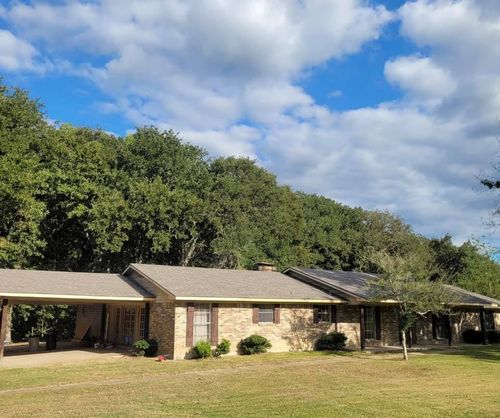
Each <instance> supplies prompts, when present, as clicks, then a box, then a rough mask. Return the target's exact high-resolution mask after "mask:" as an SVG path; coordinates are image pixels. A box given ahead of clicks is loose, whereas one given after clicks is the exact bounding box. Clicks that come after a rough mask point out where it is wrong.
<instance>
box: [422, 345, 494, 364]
mask: <svg viewBox="0 0 500 418" xmlns="http://www.w3.org/2000/svg"><path fill="white" fill-rule="evenodd" d="M429 354H430V353H429ZM439 354H443V355H450V356H462V357H469V358H472V359H475V360H482V361H488V362H494V363H500V344H489V345H464V346H461V347H459V348H458V349H456V350H446V351H442V352H440V353H439Z"/></svg>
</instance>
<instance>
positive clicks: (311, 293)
mask: <svg viewBox="0 0 500 418" xmlns="http://www.w3.org/2000/svg"><path fill="white" fill-rule="evenodd" d="M131 266H132V267H133V268H134V269H135V270H136V271H138V272H139V273H141V274H143V275H145V276H146V277H148V278H149V279H150V280H152V281H154V282H155V283H156V284H157V285H159V286H160V287H161V288H163V289H165V290H167V291H168V292H170V293H172V294H173V295H174V296H175V297H177V298H213V299H218V298H220V299H248V300H252V299H254V300H258V299H269V300H285V299H286V300H318V301H320V300H321V301H325V302H328V301H335V302H340V301H341V300H340V299H337V298H335V297H334V296H330V295H328V294H327V293H325V292H323V291H321V290H319V289H315V288H314V287H312V286H309V285H307V284H305V283H302V282H300V281H298V280H295V279H293V278H291V277H288V276H286V275H284V274H282V273H278V272H267V271H250V270H229V269H227V270H226V269H213V268H199V267H176V266H162V265H152V264H131Z"/></svg>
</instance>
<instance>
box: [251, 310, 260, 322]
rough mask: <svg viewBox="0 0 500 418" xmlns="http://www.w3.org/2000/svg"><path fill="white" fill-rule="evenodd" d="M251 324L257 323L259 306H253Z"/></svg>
mask: <svg viewBox="0 0 500 418" xmlns="http://www.w3.org/2000/svg"><path fill="white" fill-rule="evenodd" d="M252 323H254V324H258V323H259V305H253V309H252Z"/></svg>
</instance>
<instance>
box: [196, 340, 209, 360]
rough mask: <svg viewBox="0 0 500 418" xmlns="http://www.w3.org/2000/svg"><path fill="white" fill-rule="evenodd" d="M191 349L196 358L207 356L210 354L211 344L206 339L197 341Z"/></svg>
mask: <svg viewBox="0 0 500 418" xmlns="http://www.w3.org/2000/svg"><path fill="white" fill-rule="evenodd" d="M193 350H194V353H195V354H196V356H197V357H198V358H207V357H210V356H211V355H212V346H211V345H210V343H209V342H208V341H198V342H197V343H196V345H195V346H194V347H193Z"/></svg>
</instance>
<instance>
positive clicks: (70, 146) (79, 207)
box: [0, 85, 500, 297]
mask: <svg viewBox="0 0 500 418" xmlns="http://www.w3.org/2000/svg"><path fill="white" fill-rule="evenodd" d="M0 176H1V179H2V181H1V182H0V267H20V268H40V269H57V270H73V271H102V272H119V271H122V270H123V269H124V267H125V266H126V265H127V264H128V263H130V262H143V263H161V264H170V265H191V266H208V267H210V266H214V267H222V268H251V267H252V266H253V264H254V263H255V262H257V261H272V262H274V263H275V264H276V265H277V267H278V268H285V267H289V266H294V265H296V266H303V267H318V268H325V269H343V270H363V271H374V272H376V271H377V269H378V266H377V265H376V264H374V263H373V261H372V260H371V259H370V257H369V254H373V253H374V252H377V251H384V252H386V253H387V254H390V255H391V256H401V257H403V256H407V255H409V254H412V255H413V256H417V257H418V258H419V259H420V260H423V262H425V263H426V266H427V267H428V269H429V271H430V272H432V274H434V275H435V276H436V277H440V278H441V279H442V280H444V281H447V282H450V283H456V284H458V285H460V286H463V287H465V288H467V289H470V290H475V291H478V292H481V293H484V294H486V295H490V296H493V297H500V274H499V273H500V267H499V265H498V264H497V263H495V262H494V261H492V260H491V259H490V258H489V257H488V255H487V254H486V253H484V252H483V251H482V250H481V246H480V245H478V244H477V243H473V242H468V243H465V244H463V245H461V246H456V245H454V244H453V243H452V242H451V239H450V237H443V238H436V239H427V238H425V237H422V236H419V235H417V234H415V233H414V232H413V231H412V228H411V227H410V226H409V225H408V224H407V223H406V222H405V221H404V220H402V219H400V218H399V217H397V216H394V215H393V214H391V213H389V212H382V211H369V210H364V209H362V208H359V207H356V208H353V207H349V206H346V205H343V204H341V203H339V202H336V201H334V200H332V199H329V198H326V197H323V196H318V195H313V194H307V193H303V192H296V191H294V190H292V189H291V188H290V187H288V186H285V185H282V184H280V183H279V182H278V181H277V178H276V176H275V175H274V174H273V173H271V172H269V171H268V170H266V169H264V168H262V167H260V166H259V165H257V164H256V163H255V161H252V160H250V159H246V158H236V157H224V158H216V159H211V158H209V156H208V155H207V152H206V151H205V150H203V149H202V148H199V147H197V146H194V145H192V144H189V143H188V142H186V141H184V140H182V139H181V137H180V135H179V134H177V133H175V132H173V131H161V130H159V129H157V128H155V127H152V126H146V127H142V128H139V129H137V130H136V131H135V132H134V133H132V134H130V135H128V136H126V137H115V136H113V135H110V134H108V133H105V132H103V131H100V130H97V129H90V128H82V127H75V126H72V125H69V124H61V125H53V124H50V123H48V122H47V120H46V118H45V115H44V112H43V107H42V105H41V104H40V103H39V102H38V101H36V100H33V99H31V98H30V97H29V95H28V94H27V93H26V92H25V91H22V90H20V89H16V88H9V87H6V86H4V85H0Z"/></svg>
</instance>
